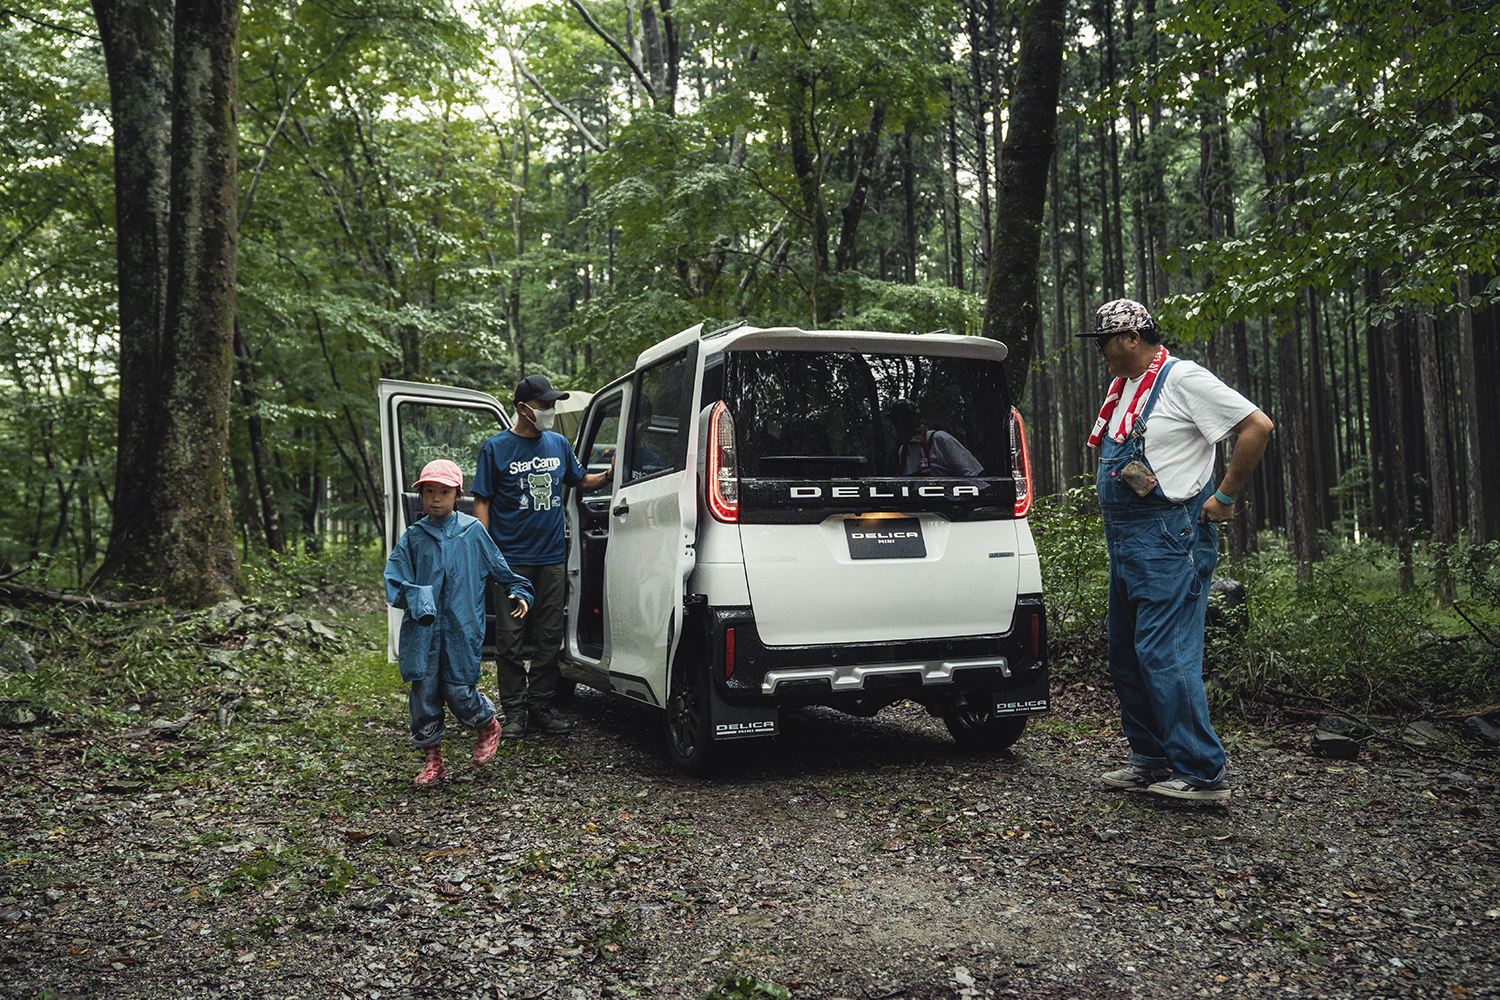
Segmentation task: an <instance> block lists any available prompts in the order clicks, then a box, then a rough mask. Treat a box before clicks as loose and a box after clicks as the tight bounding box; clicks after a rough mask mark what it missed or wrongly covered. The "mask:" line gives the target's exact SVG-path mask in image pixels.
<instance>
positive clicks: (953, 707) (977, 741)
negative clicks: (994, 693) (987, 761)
mask: <svg viewBox="0 0 1500 1000" xmlns="http://www.w3.org/2000/svg"><path fill="white" fill-rule="evenodd" d="M990 701H991V699H990V698H988V697H986V698H985V700H984V702H981V703H980V704H968V703H967V702H966V700H965V699H964V696H962V695H960V696H959V697H958V698H957V699H956V700H955V701H953V702H950V703H949V704H948V706H947V707H946V708H944V709H943V725H945V726H947V727H948V732H949V733H950V734H952V736H953V741H954V742H955V743H957V744H958V746H959V749H961V750H964V751H966V752H968V753H999V752H1000V751H1002V750H1006V749H1009V748H1010V747H1011V746H1013V745H1014V744H1015V742H1016V741H1017V740H1019V739H1020V738H1021V734H1022V733H1024V732H1026V719H1027V716H1024V715H996V714H995V709H994V706H993V705H992V704H990Z"/></svg>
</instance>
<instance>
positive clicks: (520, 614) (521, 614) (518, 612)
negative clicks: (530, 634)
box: [510, 597, 529, 618]
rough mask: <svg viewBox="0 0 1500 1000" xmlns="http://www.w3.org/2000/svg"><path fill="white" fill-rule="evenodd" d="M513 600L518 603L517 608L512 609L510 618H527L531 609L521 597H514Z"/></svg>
mask: <svg viewBox="0 0 1500 1000" xmlns="http://www.w3.org/2000/svg"><path fill="white" fill-rule="evenodd" d="M511 600H512V601H515V602H516V606H515V607H514V608H512V609H511V612H510V616H511V617H512V618H525V617H526V612H527V610H528V607H529V606H528V605H527V603H526V602H525V601H523V600H521V599H520V598H519V597H512V598H511Z"/></svg>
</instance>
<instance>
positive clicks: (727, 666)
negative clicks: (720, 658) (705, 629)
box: [724, 628, 734, 681]
mask: <svg viewBox="0 0 1500 1000" xmlns="http://www.w3.org/2000/svg"><path fill="white" fill-rule="evenodd" d="M733 676H734V629H732V628H726V629H725V630H724V679H725V680H726V681H727V680H729V678H731V677H733Z"/></svg>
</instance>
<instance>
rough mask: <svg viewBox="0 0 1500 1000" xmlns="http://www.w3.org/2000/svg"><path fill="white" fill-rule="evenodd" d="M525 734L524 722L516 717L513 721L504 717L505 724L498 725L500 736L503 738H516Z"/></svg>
mask: <svg viewBox="0 0 1500 1000" xmlns="http://www.w3.org/2000/svg"><path fill="white" fill-rule="evenodd" d="M525 735H526V723H524V722H522V721H521V720H520V719H517V720H516V721H515V722H511V721H510V720H509V719H506V720H505V725H503V726H501V727H500V736H501V738H503V739H507V740H518V739H520V738H521V737H522V736H525Z"/></svg>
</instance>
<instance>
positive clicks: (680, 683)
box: [665, 664, 719, 778]
mask: <svg viewBox="0 0 1500 1000" xmlns="http://www.w3.org/2000/svg"><path fill="white" fill-rule="evenodd" d="M708 683H709V682H708V676H707V675H706V674H705V673H704V671H703V669H702V668H701V667H699V666H697V665H695V664H685V665H680V666H679V667H678V668H677V669H676V670H674V671H673V672H672V687H671V693H670V694H669V695H668V697H667V710H666V713H665V715H666V726H665V729H666V736H667V753H668V755H670V756H671V758H672V763H673V764H674V765H675V766H676V767H677V769H678V770H679V771H681V772H682V773H684V774H690V775H692V776H694V777H697V778H703V777H708V776H709V775H711V774H713V773H714V772H715V771H716V770H718V764H719V761H718V754H717V753H716V752H715V747H714V741H713V731H712V728H711V727H712V723H711V720H710V714H711V713H710V710H709V692H708Z"/></svg>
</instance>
